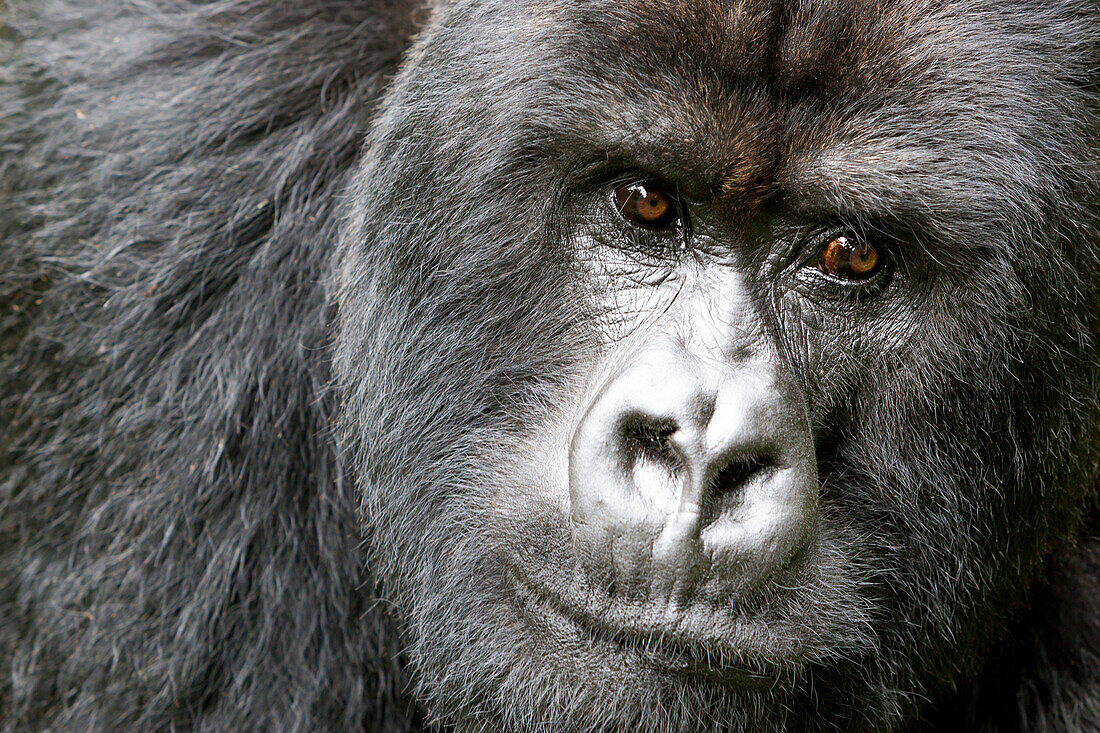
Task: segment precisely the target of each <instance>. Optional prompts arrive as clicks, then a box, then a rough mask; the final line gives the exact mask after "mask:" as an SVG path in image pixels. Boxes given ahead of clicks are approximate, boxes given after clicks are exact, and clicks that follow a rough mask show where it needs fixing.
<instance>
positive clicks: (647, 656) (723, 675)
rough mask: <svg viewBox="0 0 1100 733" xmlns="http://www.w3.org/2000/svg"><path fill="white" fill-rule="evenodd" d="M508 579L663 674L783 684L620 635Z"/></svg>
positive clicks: (648, 637) (766, 673)
mask: <svg viewBox="0 0 1100 733" xmlns="http://www.w3.org/2000/svg"><path fill="white" fill-rule="evenodd" d="M511 571H512V572H511V573H510V575H511V576H512V580H513V582H514V583H515V584H516V586H517V588H518V590H519V594H520V596H521V598H522V599H523V600H524V601H525V602H527V603H534V604H537V605H538V606H541V607H543V608H546V609H548V610H549V611H550V612H552V613H553V614H554V615H556V616H558V617H559V618H561V619H563V620H564V621H566V622H567V623H568V624H569V625H570V626H573V627H575V628H577V629H578V630H580V631H581V632H582V633H584V634H586V635H588V636H593V637H595V638H597V639H605V640H609V641H613V642H614V643H616V644H618V645H620V646H625V647H628V648H630V650H631V651H633V652H634V653H635V654H637V655H638V657H640V658H641V659H643V660H645V661H646V662H648V663H649V664H650V665H652V666H653V667H656V668H658V669H660V670H662V671H665V672H670V673H673V674H677V675H684V676H689V677H696V678H702V679H706V680H709V681H711V682H716V683H719V684H722V685H727V686H731V687H736V688H738V689H742V690H769V689H773V688H775V687H776V686H777V685H780V684H782V679H783V675H782V674H781V672H780V671H779V670H763V669H753V668H751V667H749V666H730V665H727V664H722V665H719V666H716V665H713V664H711V663H710V662H708V661H705V660H704V659H703V658H701V656H700V655H699V654H698V653H696V652H693V651H692V650H689V649H686V648H684V647H682V646H680V645H679V644H676V643H675V642H671V643H670V641H669V640H668V639H667V638H665V637H663V636H661V635H659V634H654V633H652V632H647V631H638V632H636V633H635V634H628V635H623V634H621V633H619V632H617V631H614V630H612V629H610V628H608V626H607V625H605V624H601V623H599V621H598V620H597V619H593V618H590V617H589V615H588V614H584V613H574V612H572V611H571V609H570V608H569V606H568V605H567V604H566V603H564V602H563V601H562V600H561V599H559V598H558V597H557V596H555V595H554V594H553V593H551V592H549V591H547V590H544V589H542V588H537V587H533V586H532V585H531V584H530V583H527V582H525V581H523V580H522V579H521V578H520V573H519V572H518V570H516V569H515V568H511Z"/></svg>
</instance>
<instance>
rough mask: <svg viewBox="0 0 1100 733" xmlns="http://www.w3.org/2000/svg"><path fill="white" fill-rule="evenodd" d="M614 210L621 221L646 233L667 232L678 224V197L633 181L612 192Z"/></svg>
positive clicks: (655, 187) (655, 185) (652, 183)
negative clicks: (665, 230) (652, 231)
mask: <svg viewBox="0 0 1100 733" xmlns="http://www.w3.org/2000/svg"><path fill="white" fill-rule="evenodd" d="M614 195H615V206H616V208H617V209H618V211H619V213H620V214H621V215H622V217H623V218H624V219H626V220H627V221H629V222H630V223H631V224H634V225H636V226H640V227H644V228H646V229H668V228H670V227H673V226H675V225H676V223H677V222H678V221H679V220H680V207H679V206H678V204H677V196H676V194H675V193H674V192H671V191H668V190H667V189H665V188H664V187H662V186H661V184H659V183H654V182H652V181H635V182H634V183H626V184H623V185H622V186H619V187H617V188H616V189H615V194H614Z"/></svg>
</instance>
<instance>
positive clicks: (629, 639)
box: [509, 566, 803, 690]
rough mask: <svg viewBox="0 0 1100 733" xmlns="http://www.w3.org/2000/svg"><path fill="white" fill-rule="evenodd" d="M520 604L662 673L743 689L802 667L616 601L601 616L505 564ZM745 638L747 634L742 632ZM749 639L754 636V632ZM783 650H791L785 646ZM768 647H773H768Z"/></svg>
mask: <svg viewBox="0 0 1100 733" xmlns="http://www.w3.org/2000/svg"><path fill="white" fill-rule="evenodd" d="M509 570H510V573H509V574H510V575H511V576H512V580H513V582H514V584H515V587H516V589H517V592H518V596H519V600H520V602H521V603H522V604H523V606H524V607H525V608H526V609H529V610H531V609H537V610H532V613H533V614H534V615H535V617H536V618H546V617H547V616H551V617H553V618H556V619H558V620H559V622H560V623H563V624H565V625H566V626H567V627H568V628H571V629H573V630H574V631H575V632H576V633H578V634H579V635H580V636H581V637H582V638H584V639H585V640H586V641H587V642H588V643H590V644H591V645H593V646H595V647H602V648H604V649H606V650H607V651H608V652H609V653H619V654H627V655H630V656H631V657H634V658H637V659H638V660H640V661H641V662H643V663H644V664H646V665H648V666H650V667H652V668H656V669H657V670H659V671H662V672H665V673H673V674H677V675H684V676H688V677H696V678H703V679H706V680H709V681H711V682H716V683H719V684H722V685H726V686H730V687H736V688H739V689H745V690H767V689H773V688H775V687H776V686H779V685H782V684H783V683H784V680H790V679H793V678H794V677H796V676H797V674H796V673H797V672H798V670H799V669H801V667H802V666H803V660H802V659H800V657H801V656H803V655H800V654H791V655H789V656H786V657H784V658H783V659H782V660H781V661H776V660H775V659H774V658H771V659H766V658H764V657H763V656H760V655H755V654H753V653H752V649H751V647H756V646H758V645H759V639H757V640H756V641H757V643H756V644H753V643H751V642H750V641H749V640H748V639H746V641H745V644H744V645H743V646H734V645H733V644H731V635H730V634H729V633H728V632H725V633H722V632H716V631H715V632H712V633H704V632H703V631H702V630H701V629H699V628H698V625H697V624H684V623H678V622H677V621H676V620H675V619H669V620H655V619H652V618H649V617H647V616H646V615H645V614H644V613H642V612H639V611H632V612H630V611H625V610H624V609H621V608H620V609H615V610H612V609H614V608H615V602H614V601H611V602H610V603H608V602H606V601H605V603H604V606H605V608H604V612H602V613H600V612H596V611H593V610H588V609H586V608H584V605H585V604H581V603H570V602H569V601H567V600H565V599H564V598H562V597H561V596H560V595H559V594H558V593H555V592H553V591H551V590H548V589H547V588H545V587H543V586H542V585H541V584H536V583H535V582H533V581H531V580H529V579H525V578H524V574H523V573H522V572H521V571H519V570H518V569H517V568H514V567H511V566H509ZM744 636H745V637H748V636H750V634H748V633H746V634H744ZM751 636H754V637H759V636H760V633H759V632H758V631H755V632H754V633H752V634H751ZM787 646H790V645H789V644H788V645H787ZM771 648H774V645H772V647H771Z"/></svg>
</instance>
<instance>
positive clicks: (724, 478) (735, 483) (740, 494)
mask: <svg viewBox="0 0 1100 733" xmlns="http://www.w3.org/2000/svg"><path fill="white" fill-rule="evenodd" d="M777 468H778V460H777V459H776V457H775V456H773V455H769V454H767V453H748V454H745V453H739V454H736V455H732V456H726V457H725V458H724V459H723V460H722V461H721V463H720V464H718V466H717V469H715V468H714V467H713V466H712V468H711V474H710V478H709V479H708V480H707V483H706V490H705V491H704V492H703V497H702V502H701V506H700V517H699V519H700V522H701V524H702V526H709V525H711V524H713V523H714V522H716V521H718V519H719V518H720V517H722V516H724V515H727V516H728V515H736V514H737V511H738V506H739V505H740V504H741V503H742V501H743V499H744V494H745V489H746V488H747V487H748V486H749V485H750V484H755V483H759V482H761V481H765V480H767V477H768V476H770V475H772V474H773V473H774V472H775V471H776V469H777Z"/></svg>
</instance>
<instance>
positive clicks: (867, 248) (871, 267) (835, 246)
mask: <svg viewBox="0 0 1100 733" xmlns="http://www.w3.org/2000/svg"><path fill="white" fill-rule="evenodd" d="M881 261H882V257H881V256H879V253H878V250H876V249H875V248H874V247H872V246H871V245H869V244H867V243H866V242H854V241H852V240H851V239H849V238H848V237H834V238H833V240H832V241H831V242H829V243H828V244H826V245H825V248H824V249H822V250H821V254H820V255H819V256H818V259H817V269H819V270H821V271H822V272H824V273H826V274H827V275H832V276H834V277H839V278H844V279H845V280H863V279H866V278H868V277H870V276H871V275H874V274H875V272H877V271H878V266H879V263H880V262H881Z"/></svg>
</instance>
